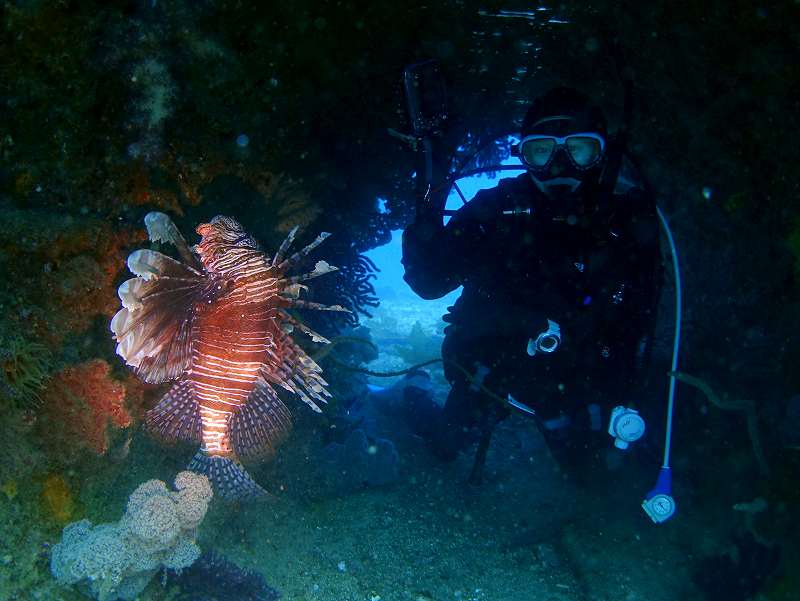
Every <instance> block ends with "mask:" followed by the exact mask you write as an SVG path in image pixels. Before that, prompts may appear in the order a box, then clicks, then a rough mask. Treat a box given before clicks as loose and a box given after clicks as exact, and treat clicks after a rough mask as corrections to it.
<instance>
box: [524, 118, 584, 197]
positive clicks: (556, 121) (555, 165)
mask: <svg viewBox="0 0 800 601" xmlns="http://www.w3.org/2000/svg"><path fill="white" fill-rule="evenodd" d="M586 132H587V130H586V129H585V128H583V127H582V126H581V124H580V123H578V122H577V121H576V119H575V118H573V117H571V116H568V115H554V116H553V117H547V118H545V119H541V120H540V121H539V122H538V123H536V124H535V125H534V127H533V128H532V130H531V132H530V134H529V135H542V136H554V137H556V138H559V139H563V138H565V137H566V136H569V135H571V134H577V133H586ZM569 152H570V151H569V150H568V149H567V147H566V146H564V145H559V146H556V147H555V149H554V150H553V151H552V154H551V156H550V157H549V158H548V160H547V161H544V160H543V161H542V162H543V163H544V164H543V165H542V167H541V168H534V167H532V166H531V165H530V164H528V173H529V174H530V176H531V179H532V180H533V182H534V183H535V184H536V186H537V187H538V188H539V190H541V191H542V192H543V193H544V194H545V195H546V196H548V197H549V198H553V199H557V198H562V197H566V196H570V195H571V194H573V193H574V192H575V191H576V190H577V189H578V187H579V186H580V185H581V184H582V183H583V181H584V179H585V178H586V177H587V175H588V174H589V170H587V169H585V168H581V167H579V166H578V165H576V162H575V160H574V159H573V158H572V157H571V156H570V155H569V154H568V153H569Z"/></svg>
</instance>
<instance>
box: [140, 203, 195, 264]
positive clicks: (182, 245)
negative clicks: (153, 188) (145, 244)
mask: <svg viewBox="0 0 800 601" xmlns="http://www.w3.org/2000/svg"><path fill="white" fill-rule="evenodd" d="M144 225H145V227H146V228H147V237H148V238H150V241H151V242H168V243H170V244H173V245H174V246H175V248H177V249H178V253H179V254H180V256H181V259H183V260H184V261H185V262H186V264H187V265H191V266H192V267H194V268H195V269H200V268H201V265H202V264H201V263H200V260H199V259H198V258H197V256H195V255H194V254H193V253H192V251H191V250H189V245H188V244H187V243H186V238H184V237H183V234H181V232H180V230H179V229H178V226H176V225H175V223H174V222H173V221H172V219H170V218H169V216H168V215H167V214H165V213H159V212H158V211H151V212H150V213H148V214H147V215H145V216H144Z"/></svg>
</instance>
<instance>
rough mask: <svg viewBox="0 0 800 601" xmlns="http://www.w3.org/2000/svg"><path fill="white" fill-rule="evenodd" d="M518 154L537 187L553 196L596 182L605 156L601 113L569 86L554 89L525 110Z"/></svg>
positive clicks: (604, 124) (564, 194) (604, 123)
mask: <svg viewBox="0 0 800 601" xmlns="http://www.w3.org/2000/svg"><path fill="white" fill-rule="evenodd" d="M518 150H519V157H520V159H521V160H522V162H523V164H524V165H525V167H527V169H528V173H530V175H531V178H532V179H533V181H534V183H535V184H536V185H537V187H538V188H539V189H540V190H541V191H542V192H544V193H545V194H546V195H547V196H549V197H551V198H556V197H562V196H569V195H570V194H571V193H573V192H576V191H577V190H578V189H579V188H580V186H581V185H582V184H588V183H597V181H598V180H599V179H600V173H601V171H602V168H603V163H604V160H605V156H606V120H605V117H604V116H603V113H602V111H601V110H600V109H599V108H598V107H596V106H593V105H592V104H591V103H590V101H589V99H588V98H587V97H586V96H584V95H583V94H581V93H580V92H578V91H577V90H574V89H572V88H554V89H552V90H550V91H549V92H547V93H546V94H544V95H543V96H540V97H539V98H537V99H536V100H535V101H534V102H533V104H532V105H531V106H530V108H529V109H528V112H527V113H526V114H525V119H524V120H523V122H522V132H521V136H520V143H519V147H518Z"/></svg>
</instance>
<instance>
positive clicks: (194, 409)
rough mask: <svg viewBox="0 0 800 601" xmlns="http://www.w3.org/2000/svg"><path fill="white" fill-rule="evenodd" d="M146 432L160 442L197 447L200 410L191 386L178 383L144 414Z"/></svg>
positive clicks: (200, 436) (199, 434)
mask: <svg viewBox="0 0 800 601" xmlns="http://www.w3.org/2000/svg"><path fill="white" fill-rule="evenodd" d="M145 424H146V425H147V429H148V431H149V432H150V433H151V434H153V435H154V436H156V437H157V438H160V439H161V440H164V441H174V440H184V441H186V442H193V443H199V442H201V438H202V423H201V420H200V408H199V407H198V405H197V400H196V399H195V397H194V392H193V390H192V384H191V382H190V381H188V380H180V381H179V382H177V383H176V384H175V385H174V386H173V387H172V388H170V390H169V392H168V393H167V394H165V395H164V396H163V397H162V399H161V400H160V401H159V402H158V404H157V405H156V406H155V407H153V408H152V409H151V410H150V411H148V412H147V413H146V414H145Z"/></svg>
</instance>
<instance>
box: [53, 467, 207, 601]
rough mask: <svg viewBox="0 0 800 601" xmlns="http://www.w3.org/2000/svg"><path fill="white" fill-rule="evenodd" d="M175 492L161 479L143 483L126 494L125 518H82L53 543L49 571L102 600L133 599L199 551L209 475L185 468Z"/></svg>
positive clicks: (176, 480) (186, 565)
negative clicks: (111, 520) (110, 520)
mask: <svg viewBox="0 0 800 601" xmlns="http://www.w3.org/2000/svg"><path fill="white" fill-rule="evenodd" d="M175 487H176V488H177V489H178V491H177V492H174V491H170V490H169V489H167V486H166V484H164V482H162V481H160V480H149V481H147V482H145V483H143V484H141V485H140V486H139V487H138V488H137V489H136V490H135V491H134V492H133V494H131V496H130V498H129V499H128V507H127V510H126V512H125V515H123V516H122V519H121V520H120V521H119V522H118V523H115V524H100V525H98V526H92V523H91V522H90V521H89V520H80V521H78V522H73V523H71V524H68V525H67V526H66V527H65V528H64V532H63V536H62V539H61V542H59V543H58V544H56V545H55V546H53V553H52V555H51V557H50V571H51V572H52V574H53V576H54V577H55V579H56V580H57V581H58V582H60V583H61V584H64V585H75V584H77V585H78V586H79V588H80V589H81V590H82V591H83V592H84V593H85V594H87V595H88V596H91V597H93V598H95V599H98V600H99V601H117V600H119V599H122V600H131V599H135V598H136V597H137V596H138V595H139V594H140V593H141V592H142V591H143V590H144V588H145V587H146V586H147V583H148V582H150V579H151V578H152V577H153V576H154V575H155V574H156V572H157V571H158V570H159V569H161V568H162V567H163V568H168V569H171V570H180V569H182V568H186V567H188V566H190V565H192V563H194V562H195V560H197V558H198V557H199V556H200V549H199V548H198V547H197V545H196V544H195V543H194V538H195V534H196V532H195V531H196V528H197V526H198V525H199V524H200V522H201V521H202V519H203V517H204V516H205V514H206V510H207V509H208V503H209V501H210V500H211V496H212V491H211V485H210V484H209V482H208V478H206V477H205V476H202V475H200V474H195V473H192V472H181V473H179V474H178V475H177V477H176V478H175Z"/></svg>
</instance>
